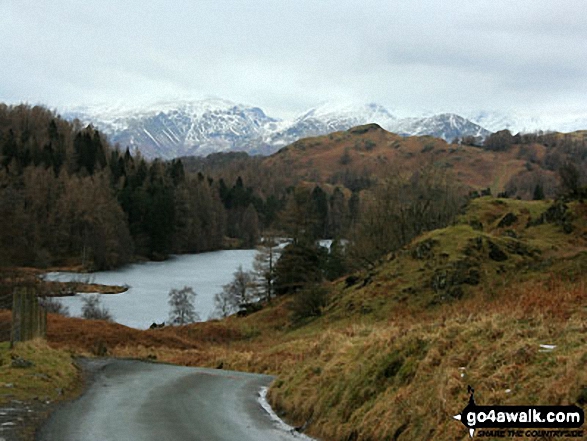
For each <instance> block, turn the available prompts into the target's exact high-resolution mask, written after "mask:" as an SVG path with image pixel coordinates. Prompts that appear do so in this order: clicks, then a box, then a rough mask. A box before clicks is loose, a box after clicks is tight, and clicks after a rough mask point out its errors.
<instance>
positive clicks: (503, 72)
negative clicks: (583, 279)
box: [0, 0, 587, 116]
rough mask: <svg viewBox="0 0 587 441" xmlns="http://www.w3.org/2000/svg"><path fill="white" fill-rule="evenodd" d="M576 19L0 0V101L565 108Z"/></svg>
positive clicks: (232, 1) (426, 9) (542, 6)
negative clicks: (213, 100) (213, 99)
mask: <svg viewBox="0 0 587 441" xmlns="http://www.w3.org/2000/svg"><path fill="white" fill-rule="evenodd" d="M586 13H587V5H586V4H585V3H584V2H583V1H582V0H574V1H571V0H559V1H557V2H552V1H545V0H518V1H516V2H506V1H503V2H502V1H495V0H493V1H489V0H468V1H465V0H447V1H443V2H438V1H434V0H410V1H408V0H395V1H389V0H368V1H362V2H359V1H351V0H338V1H332V0H322V1H319V2H316V1H309V0H298V1H296V2H293V1H291V2H285V1H278V0H249V1H246V2H244V1H242V0H224V1H222V0H215V1H211V0H200V1H197V2H193V1H188V0H184V1H175V2H169V1H162V0H158V1H141V2H139V1H137V0H129V1H126V2H119V1H114V0H105V1H101V2H96V1H86V2H84V3H81V4H80V3H79V2H74V1H73V0H55V1H53V2H40V3H39V2H33V1H30V0H3V1H2V2H1V3H0V40H1V41H3V44H2V45H0V57H1V59H2V61H3V63H2V64H3V67H2V69H1V70H0V85H1V87H0V100H5V101H9V102H18V101H21V100H28V101H35V102H36V101H40V102H46V103H48V104H50V105H67V104H86V103H92V102H105V101H110V100H121V99H122V100H124V101H128V102H130V103H133V102H134V103H138V104H140V103H143V102H148V101H155V100H161V99H166V98H169V97H180V96H184V97H204V96H209V95H214V96H219V97H223V98H226V99H231V100H235V101H241V102H248V103H251V104H255V105H258V106H261V107H263V108H264V109H266V110H267V111H276V112H279V113H281V114H283V115H284V116H285V114H288V113H289V114H291V113H295V112H298V111H301V110H303V109H305V108H306V107H308V106H311V105H314V104H317V103H319V102H322V101H325V100H337V99H353V100H365V101H377V102H381V103H382V104H384V105H388V106H390V107H392V108H400V109H401V108H404V109H407V110H409V109H416V108H421V107H426V108H430V109H438V110H442V111H447V110H449V111H450V110H453V111H456V110H458V109H461V108H469V110H472V109H473V107H474V106H477V108H480V106H491V107H492V108H494V109H500V108H503V109H506V108H508V109H509V108H512V107H514V108H515V107H516V106H517V105H519V103H520V101H522V100H523V101H524V106H529V107H530V108H532V106H534V108H535V109H536V110H537V111H543V110H544V109H545V108H547V106H546V104H545V103H550V104H552V105H557V106H559V107H564V106H565V105H569V106H571V105H572V106H574V108H577V106H580V103H579V100H578V99H577V96H578V95H583V96H584V95H585V92H586V91H587V87H586V86H584V85H583V83H584V78H585V75H586V74H587V61H586V60H587V45H585V44H584V41H585V39H586V38H587V27H585V26H584V23H583V20H584V17H585V16H586V15H587V14H586ZM584 106H585V108H584V111H586V113H587V104H585V105H584Z"/></svg>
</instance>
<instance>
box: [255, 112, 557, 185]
mask: <svg viewBox="0 0 587 441" xmlns="http://www.w3.org/2000/svg"><path fill="white" fill-rule="evenodd" d="M522 148H525V149H526V151H527V150H528V149H529V148H531V149H532V151H533V152H534V153H535V156H536V157H537V158H538V159H540V158H541V157H543V156H544V154H545V147H544V146H540V145H533V146H531V147H528V146H524V147H522V146H517V145H515V146H513V147H512V148H511V149H509V150H508V151H500V152H495V151H488V150H484V149H482V148H479V147H474V146H468V145H456V144H454V145H453V144H447V143H446V142H445V141H443V140H441V139H437V138H432V137H430V136H412V137H407V138H404V137H401V136H399V135H396V134H394V133H390V132H387V131H385V130H384V129H382V128H381V127H380V126H378V125H377V124H368V125H364V126H359V127H355V128H352V129H349V130H348V131H345V132H336V133H331V134H329V135H325V136H318V137H314V138H306V139H302V140H299V141H297V142H295V143H293V144H292V145H290V146H287V147H284V148H283V149H281V150H280V151H279V152H277V153H275V154H274V155H272V156H270V157H268V158H266V159H265V160H264V162H263V166H266V167H269V168H273V169H279V170H287V173H288V175H289V176H293V177H297V178H298V179H299V180H302V181H311V182H332V183H334V182H336V181H337V180H338V179H340V177H341V176H342V175H344V174H345V173H355V174H362V175H372V174H374V175H375V176H379V177H383V176H386V175H388V174H389V173H393V172H398V171H401V172H406V173H409V172H412V171H414V170H416V169H418V168H419V167H421V166H422V165H425V164H430V163H432V164H438V165H442V166H444V167H446V168H448V169H450V170H452V171H453V172H454V174H455V175H456V177H457V178H458V179H459V180H461V181H462V182H463V183H465V184H467V185H469V186H471V187H473V188H477V189H479V188H487V187H490V188H491V190H492V191H493V193H498V192H501V191H503V190H504V187H505V185H506V183H507V182H508V181H509V179H510V178H511V177H512V176H514V175H516V174H518V173H520V172H522V171H524V170H525V168H526V163H527V160H526V159H524V158H523V157H524V156H525V155H524V154H522V152H521V149H522ZM549 173H551V172H549Z"/></svg>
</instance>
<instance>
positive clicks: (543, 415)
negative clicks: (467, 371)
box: [453, 386, 585, 438]
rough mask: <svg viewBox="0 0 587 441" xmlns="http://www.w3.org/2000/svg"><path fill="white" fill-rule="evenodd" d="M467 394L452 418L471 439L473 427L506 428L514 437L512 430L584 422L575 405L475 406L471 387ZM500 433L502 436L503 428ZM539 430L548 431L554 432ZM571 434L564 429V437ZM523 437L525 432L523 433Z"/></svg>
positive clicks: (562, 427) (571, 427)
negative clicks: (460, 424) (464, 401)
mask: <svg viewBox="0 0 587 441" xmlns="http://www.w3.org/2000/svg"><path fill="white" fill-rule="evenodd" d="M467 393H469V394H470V396H469V403H468V404H467V406H466V407H465V408H464V409H463V411H462V412H461V413H460V414H459V415H455V416H454V417H453V418H454V419H456V420H458V421H460V422H461V423H463V424H464V426H465V427H466V428H467V429H469V436H470V437H471V438H473V436H474V435H475V430H476V429H485V428H498V429H510V430H508V431H507V433H508V434H509V435H510V436H518V435H517V433H518V432H516V430H512V429H573V428H575V429H576V428H580V427H581V426H582V425H583V424H584V423H585V414H584V412H583V409H581V408H580V407H578V406H574V405H573V406H478V405H477V404H476V403H475V389H473V388H472V387H471V386H468V387H467ZM502 432H503V436H505V430H504V431H502ZM535 432H539V431H531V434H532V435H535ZM540 432H541V433H542V432H549V434H550V432H555V431H540ZM579 432H582V431H577V433H578V435H577V436H582V433H581V434H579ZM573 433H574V432H573ZM573 433H566V432H565V434H566V435H567V436H569V434H570V435H571V436H575V435H574V434H573ZM550 435H553V434H550ZM520 436H521V435H520ZM526 436H529V435H528V434H527V433H526Z"/></svg>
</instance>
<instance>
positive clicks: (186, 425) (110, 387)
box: [37, 360, 307, 441]
mask: <svg viewBox="0 0 587 441" xmlns="http://www.w3.org/2000/svg"><path fill="white" fill-rule="evenodd" d="M102 364H103V365H101V366H100V367H99V369H97V372H96V374H95V380H94V381H93V383H92V384H91V385H90V386H89V388H88V390H87V391H86V392H85V393H84V394H83V395H82V396H81V397H80V398H79V399H78V400H76V401H74V402H72V403H68V404H67V405H65V406H63V407H62V408H61V409H59V410H58V411H57V412H55V413H54V414H53V415H52V417H51V418H50V419H49V421H48V422H47V423H46V424H45V426H43V428H42V429H41V431H40V433H39V436H38V438H37V439H38V440H41V441H109V440H112V441H121V440H124V441H131V440H141V441H151V440H152V441H166V440H169V441H188V440H189V441H259V440H263V441H273V440H275V441H291V440H298V441H299V440H300V437H299V436H298V435H297V434H292V433H290V432H287V431H286V430H283V429H282V428H279V427H278V424H276V423H275V421H274V420H272V419H271V418H270V416H269V414H268V413H267V412H266V411H265V410H264V409H263V408H262V407H261V404H260V403H259V401H258V397H259V391H260V389H261V388H262V387H265V386H268V385H269V384H270V383H271V381H272V377H269V376H266V375H256V374H246V373H241V372H231V371H223V370H214V369H200V368H188V367H182V366H172V365H164V364H154V363H144V362H140V361H134V360H108V361H102ZM304 438H305V437H304ZM306 439H307V438H306Z"/></svg>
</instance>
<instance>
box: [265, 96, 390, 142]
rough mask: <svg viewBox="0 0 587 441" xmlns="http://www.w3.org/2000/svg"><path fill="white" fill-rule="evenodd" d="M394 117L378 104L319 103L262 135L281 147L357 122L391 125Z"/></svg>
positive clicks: (351, 125)
mask: <svg viewBox="0 0 587 441" xmlns="http://www.w3.org/2000/svg"><path fill="white" fill-rule="evenodd" d="M396 121H397V118H396V117H395V116H393V115H392V114H391V113H389V111H388V110H387V109H386V108H385V107H383V106H380V105H378V104H374V103H371V104H364V105H350V104H346V105H341V104H334V105H332V104H323V105H321V106H319V107H315V108H313V109H310V110H308V111H307V112H305V113H304V114H302V115H301V116H299V117H297V118H296V119H295V120H293V121H291V122H289V123H287V122H286V123H285V124H282V125H281V128H280V129H278V130H276V131H274V132H273V133H270V134H269V136H268V137H267V138H266V139H265V140H266V142H267V143H268V144H270V145H273V146H277V147H283V146H286V145H288V144H291V143H292V142H294V141H297V140H298V139H300V138H306V137H308V136H319V135H324V134H327V133H332V132H338V131H341V130H348V129H350V128H351V127H355V126H359V125H361V124H368V123H377V124H379V125H380V126H381V127H384V128H387V127H393V126H394V124H395V123H396Z"/></svg>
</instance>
